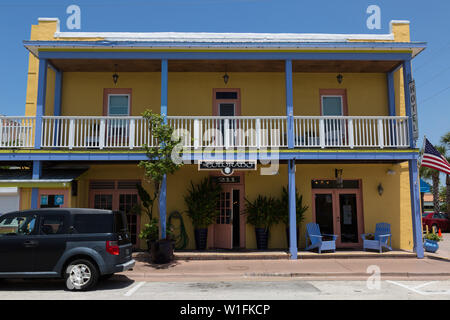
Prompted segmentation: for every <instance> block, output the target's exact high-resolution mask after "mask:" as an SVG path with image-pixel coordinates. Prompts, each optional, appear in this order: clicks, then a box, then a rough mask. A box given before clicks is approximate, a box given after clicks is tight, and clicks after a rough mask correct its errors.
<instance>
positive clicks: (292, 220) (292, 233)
mask: <svg viewBox="0 0 450 320" xmlns="http://www.w3.org/2000/svg"><path fill="white" fill-rule="evenodd" d="M288 166H289V172H288V174H289V190H288V192H289V252H290V254H291V259H292V260H297V251H298V248H297V217H296V216H297V215H296V207H295V206H296V203H295V202H296V201H295V200H296V199H295V159H294V160H289V161H288Z"/></svg>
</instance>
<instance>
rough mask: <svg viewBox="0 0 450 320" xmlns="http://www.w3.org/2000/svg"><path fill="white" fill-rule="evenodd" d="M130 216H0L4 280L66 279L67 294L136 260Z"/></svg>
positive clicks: (64, 212) (75, 212) (80, 212)
mask: <svg viewBox="0 0 450 320" xmlns="http://www.w3.org/2000/svg"><path fill="white" fill-rule="evenodd" d="M131 252H132V244H131V241H130V236H129V234H128V228H127V219H126V215H125V214H124V213H122V212H114V211H110V210H96V209H38V210H26V211H17V212H10V213H6V214H3V215H1V216H0V278H64V279H65V280H66V281H65V283H66V287H67V289H69V290H87V289H90V288H92V287H93V286H94V285H95V284H96V283H97V281H98V279H99V278H100V277H103V278H107V277H109V276H111V275H112V274H114V273H116V272H121V271H125V270H129V269H131V268H133V267H134V264H135V261H134V260H133V259H132V257H131Z"/></svg>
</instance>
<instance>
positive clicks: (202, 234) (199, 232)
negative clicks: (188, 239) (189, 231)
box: [194, 228, 208, 250]
mask: <svg viewBox="0 0 450 320" xmlns="http://www.w3.org/2000/svg"><path fill="white" fill-rule="evenodd" d="M194 234H195V247H196V248H197V250H205V249H206V243H207V241H208V228H202V229H195V230H194Z"/></svg>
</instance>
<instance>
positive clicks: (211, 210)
mask: <svg viewBox="0 0 450 320" xmlns="http://www.w3.org/2000/svg"><path fill="white" fill-rule="evenodd" d="M221 191H222V188H221V186H220V184H217V183H215V182H214V181H213V180H212V179H210V178H208V177H207V178H204V179H203V180H202V181H200V183H198V184H196V185H194V184H193V183H192V181H191V188H190V189H189V190H188V193H187V195H185V197H184V201H185V203H186V206H187V211H186V213H187V215H188V216H189V217H190V218H191V220H192V225H193V226H194V233H195V247H196V248H197V250H205V249H206V244H207V239H208V227H209V226H210V225H211V224H213V223H215V222H216V219H217V215H218V214H219V210H218V207H217V203H218V202H219V200H220V192H221Z"/></svg>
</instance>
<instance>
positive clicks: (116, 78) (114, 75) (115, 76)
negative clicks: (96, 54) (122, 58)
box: [112, 64, 119, 84]
mask: <svg viewBox="0 0 450 320" xmlns="http://www.w3.org/2000/svg"><path fill="white" fill-rule="evenodd" d="M112 78H113V81H114V84H117V80H119V75H118V74H117V64H115V65H114V74H113V76H112Z"/></svg>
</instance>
